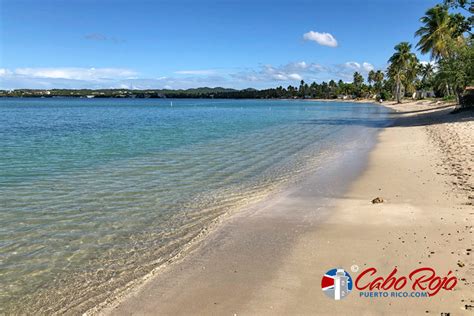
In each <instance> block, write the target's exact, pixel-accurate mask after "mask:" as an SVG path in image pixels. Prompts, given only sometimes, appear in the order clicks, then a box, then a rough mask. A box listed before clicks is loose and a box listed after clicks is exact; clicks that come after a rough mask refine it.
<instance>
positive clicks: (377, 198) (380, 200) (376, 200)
mask: <svg viewBox="0 0 474 316" xmlns="http://www.w3.org/2000/svg"><path fill="white" fill-rule="evenodd" d="M383 202H385V201H384V200H383V199H382V198H381V197H376V198H375V199H373V200H372V204H378V203H383Z"/></svg>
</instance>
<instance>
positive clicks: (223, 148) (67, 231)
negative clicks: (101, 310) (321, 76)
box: [0, 99, 388, 314]
mask: <svg viewBox="0 0 474 316" xmlns="http://www.w3.org/2000/svg"><path fill="white" fill-rule="evenodd" d="M387 114H388V110H386V109H385V108H383V107H381V106H377V105H371V104H355V103H354V104H352V103H323V102H308V101H283V100H282V101H263V100H262V101H260V100H258V101H257V100H192V99H190V100H169V99H168V100H167V99H120V100H119V99H117V100H116V99H0V314H1V313H18V312H25V313H35V314H38V313H40V314H41V313H43V314H50V313H54V312H65V311H68V312H82V311H85V310H87V309H88V308H90V307H93V306H94V305H96V304H97V303H100V302H102V301H104V300H106V299H107V298H110V297H111V296H113V295H115V293H116V292H114V291H121V290H123V289H124V288H126V287H127V286H130V285H131V284H133V282H134V281H135V280H137V279H139V278H141V277H143V276H144V275H146V274H147V273H149V272H150V271H151V270H152V269H154V268H156V267H158V266H159V265H161V264H163V263H164V262H167V261H168V260H169V259H170V258H171V257H172V256H174V255H176V254H177V253H179V251H181V250H182V248H183V246H184V245H186V244H187V243H189V242H190V241H192V240H193V239H194V238H196V236H198V235H200V234H201V233H202V232H203V229H205V227H207V226H208V225H209V224H210V223H211V222H212V221H213V220H215V219H216V218H217V217H219V216H220V215H222V214H225V213H229V212H232V211H238V209H239V207H242V206H244V205H248V204H249V203H252V202H254V201H257V200H259V199H261V198H263V197H265V196H266V195H267V194H268V193H270V192H274V191H275V190H278V189H281V188H283V187H284V186H285V185H288V184H289V183H292V182H294V181H298V179H299V177H301V175H304V174H305V173H307V172H311V170H314V168H321V167H324V165H325V164H328V163H331V161H332V159H337V156H338V154H340V153H341V152H349V151H350V150H351V149H353V148H357V146H359V145H360V144H361V143H364V144H365V146H366V145H367V143H371V142H373V140H374V139H375V137H376V134H377V130H378V129H377V127H380V126H383V125H384V124H386V122H387Z"/></svg>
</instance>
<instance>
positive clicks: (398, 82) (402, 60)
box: [387, 42, 418, 103]
mask: <svg viewBox="0 0 474 316" xmlns="http://www.w3.org/2000/svg"><path fill="white" fill-rule="evenodd" d="M388 61H389V63H390V66H389V67H388V71H387V72H388V76H389V77H390V78H392V79H393V80H394V81H395V96H396V99H397V103H401V91H402V87H403V83H404V82H405V84H406V85H407V84H409V83H410V81H411V80H412V79H414V74H416V71H415V69H416V66H415V65H414V64H418V58H416V56H415V54H413V53H412V52H411V44H409V43H408V42H401V43H400V44H398V45H396V46H395V53H394V54H393V55H392V57H390V59H389V60H388Z"/></svg>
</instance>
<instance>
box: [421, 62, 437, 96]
mask: <svg viewBox="0 0 474 316" xmlns="http://www.w3.org/2000/svg"><path fill="white" fill-rule="evenodd" d="M434 70H435V69H434V66H433V64H432V63H426V64H424V65H421V67H420V75H421V88H422V90H423V95H422V97H423V98H424V97H425V90H426V89H427V88H431V87H432V83H433V78H434Z"/></svg>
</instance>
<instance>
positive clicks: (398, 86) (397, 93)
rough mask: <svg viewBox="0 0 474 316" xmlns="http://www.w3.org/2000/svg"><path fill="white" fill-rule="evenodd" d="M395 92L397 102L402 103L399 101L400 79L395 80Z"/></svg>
mask: <svg viewBox="0 0 474 316" xmlns="http://www.w3.org/2000/svg"><path fill="white" fill-rule="evenodd" d="M395 94H396V98H397V103H402V102H401V101H400V80H397V88H396V89H395Z"/></svg>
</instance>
